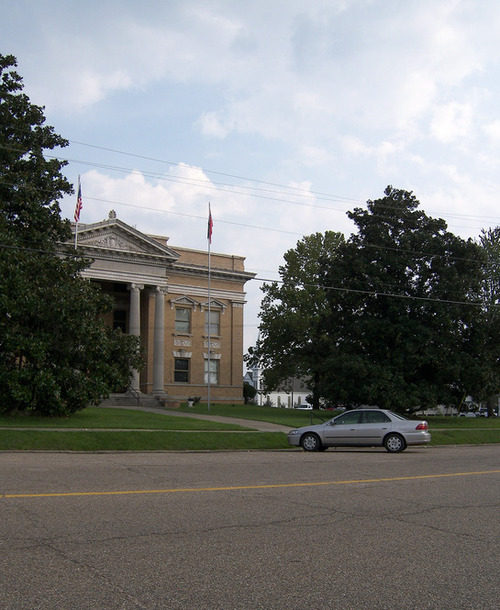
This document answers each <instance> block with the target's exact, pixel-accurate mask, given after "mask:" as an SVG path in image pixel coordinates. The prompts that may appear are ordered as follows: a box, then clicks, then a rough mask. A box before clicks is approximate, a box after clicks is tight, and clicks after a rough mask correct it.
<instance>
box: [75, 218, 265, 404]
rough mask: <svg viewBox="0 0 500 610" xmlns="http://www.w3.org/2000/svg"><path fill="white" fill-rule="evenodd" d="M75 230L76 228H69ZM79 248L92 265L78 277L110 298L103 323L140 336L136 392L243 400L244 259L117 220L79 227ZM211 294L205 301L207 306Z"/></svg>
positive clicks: (134, 382) (249, 276)
mask: <svg viewBox="0 0 500 610" xmlns="http://www.w3.org/2000/svg"><path fill="white" fill-rule="evenodd" d="M73 230H74V227H73ZM77 245H78V250H79V251H82V252H83V253H84V254H85V255H86V256H88V257H89V259H91V260H92V261H93V262H92V264H91V265H90V267H89V268H88V269H86V270H85V271H84V272H83V275H84V276H85V277H87V278H89V279H90V280H91V281H93V282H97V283H99V284H100V286H101V289H102V290H103V292H105V293H107V294H109V295H110V296H112V298H113V300H114V309H113V312H112V314H110V315H109V319H108V320H107V321H108V323H109V324H110V325H112V326H113V327H114V328H121V329H122V330H123V331H124V332H126V333H131V334H135V335H138V336H140V338H141V344H142V346H143V348H144V350H145V354H146V366H145V368H144V369H143V370H142V371H140V372H138V371H134V373H133V378H132V384H131V387H132V389H133V391H134V393H135V392H140V393H142V394H153V395H156V396H158V397H159V398H160V399H162V398H163V399H169V400H176V401H180V400H187V398H188V397H194V396H200V397H201V398H202V399H206V398H207V393H208V387H209V382H210V400H211V401H213V402H226V403H235V404H237V403H242V402H243V306H244V303H245V291H244V288H245V283H246V282H247V281H248V280H250V279H252V278H253V277H255V275H254V274H253V273H248V272H246V271H245V267H244V260H245V259H244V258H243V257H241V256H234V255H229V254H218V253H213V252H212V253H211V254H210V273H209V255H208V252H207V251H200V250H191V249H188V248H182V247H177V246H170V245H169V244H168V237H160V236H156V235H145V234H144V233H141V232H140V231H138V230H137V229H135V228H134V227H131V226H129V225H127V224H126V223H124V222H122V221H121V220H119V219H118V218H117V217H116V214H115V213H114V212H113V211H112V212H110V214H109V218H108V219H107V220H103V221H102V222H97V223H93V224H81V223H80V224H79V225H78V233H77ZM209 295H210V301H209Z"/></svg>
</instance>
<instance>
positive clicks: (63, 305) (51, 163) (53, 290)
mask: <svg viewBox="0 0 500 610" xmlns="http://www.w3.org/2000/svg"><path fill="white" fill-rule="evenodd" d="M16 65H17V64H16V60H15V58H14V57H13V56H11V55H8V56H3V55H0V250H1V256H0V411H2V412H20V411H22V412H28V413H41V414H46V415H68V414H71V413H73V412H75V411H77V410H79V409H82V408H84V407H86V406H87V405H89V404H91V403H97V402H98V401H99V400H100V399H101V398H102V397H103V396H105V395H107V394H108V393H109V392H110V391H111V390H113V389H115V388H118V387H124V386H126V385H127V384H128V380H129V378H130V371H131V368H132V367H136V368H137V367H139V366H140V362H141V360H140V355H139V353H138V344H137V340H136V338H135V337H131V336H126V335H122V334H121V333H120V332H115V331H112V330H111V329H110V328H108V327H106V326H105V325H104V323H103V321H102V315H103V314H104V313H105V311H107V309H108V308H109V307H110V302H109V301H108V300H107V299H106V298H105V297H104V296H103V295H102V294H100V293H99V292H98V291H97V290H96V289H94V288H93V286H91V284H90V283H89V282H88V281H86V280H84V279H83V278H82V277H81V271H82V270H83V269H84V268H85V267H86V266H88V265H89V261H85V260H83V259H82V258H80V257H79V256H77V254H76V253H75V252H74V250H71V249H70V248H69V247H66V248H64V246H63V245H62V244H63V243H64V242H65V241H67V240H68V239H69V238H70V236H71V230H70V225H69V222H68V221H63V220H62V219H61V216H60V208H59V204H58V199H60V198H61V197H62V196H63V195H64V194H70V193H72V192H73V189H72V186H71V185H70V184H69V183H68V181H67V180H66V178H65V177H64V176H63V174H62V168H63V167H64V165H65V162H64V161H60V160H58V159H57V158H55V157H49V156H48V155H47V157H46V156H45V151H47V150H48V151H52V150H54V149H57V148H60V147H65V146H66V145H67V144H68V143H67V141H66V140H64V139H63V138H61V137H60V136H58V135H56V134H55V133H54V130H53V128H52V127H49V126H46V125H45V117H44V113H43V108H41V107H39V106H36V105H34V104H32V103H31V102H30V100H29V98H28V97H27V96H26V95H25V94H24V93H23V92H22V89H23V84H22V79H21V77H20V76H19V75H18V74H17V73H16V72H15V67H16Z"/></svg>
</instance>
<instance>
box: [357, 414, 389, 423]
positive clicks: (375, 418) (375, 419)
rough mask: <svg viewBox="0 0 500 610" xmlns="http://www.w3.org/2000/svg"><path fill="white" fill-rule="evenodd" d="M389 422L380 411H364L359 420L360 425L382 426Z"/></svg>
mask: <svg viewBox="0 0 500 610" xmlns="http://www.w3.org/2000/svg"><path fill="white" fill-rule="evenodd" d="M390 421H391V418H390V417H388V416H387V415H386V414H385V413H382V411H364V412H363V417H362V419H361V423H362V424H383V423H386V422H390Z"/></svg>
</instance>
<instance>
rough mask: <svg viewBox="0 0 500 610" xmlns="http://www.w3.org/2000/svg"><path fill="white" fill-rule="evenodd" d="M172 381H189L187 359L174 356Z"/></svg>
mask: <svg viewBox="0 0 500 610" xmlns="http://www.w3.org/2000/svg"><path fill="white" fill-rule="evenodd" d="M174 381H175V382H177V383H189V359H188V358H176V359H175V364H174Z"/></svg>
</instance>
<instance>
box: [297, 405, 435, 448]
mask: <svg viewBox="0 0 500 610" xmlns="http://www.w3.org/2000/svg"><path fill="white" fill-rule="evenodd" d="M430 440H431V435H430V434H429V426H428V425H427V422H426V421H414V420H410V419H407V418H406V417H403V416H402V415H398V414H397V413H393V412H392V411H387V410H385V409H354V410H352V411H346V412H345V413H343V414H342V415H338V416H337V417H334V418H333V419H331V420H330V421H327V422H326V423H323V424H317V425H311V426H303V427H302V428H297V429H296V430H290V432H289V433H288V442H289V444H290V445H292V446H294V447H302V448H303V449H304V450H305V451H324V450H325V449H327V448H328V447H342V446H343V447H377V446H378V447H385V448H386V450H387V451H389V452H390V453H398V452H400V451H404V450H405V449H406V447H407V446H408V445H423V444H425V443H429V442H430Z"/></svg>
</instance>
